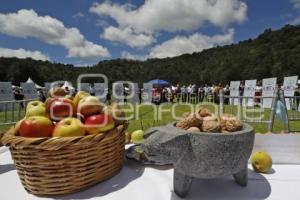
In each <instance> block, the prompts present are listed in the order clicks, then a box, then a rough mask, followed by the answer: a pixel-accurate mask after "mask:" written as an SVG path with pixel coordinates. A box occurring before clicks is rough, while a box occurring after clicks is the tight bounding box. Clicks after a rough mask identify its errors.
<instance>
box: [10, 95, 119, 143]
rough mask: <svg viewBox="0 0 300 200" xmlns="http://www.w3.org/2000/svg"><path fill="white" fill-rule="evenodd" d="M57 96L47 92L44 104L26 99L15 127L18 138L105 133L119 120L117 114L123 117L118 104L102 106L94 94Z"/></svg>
mask: <svg viewBox="0 0 300 200" xmlns="http://www.w3.org/2000/svg"><path fill="white" fill-rule="evenodd" d="M57 91H60V90H57ZM57 94H59V93H57ZM60 95H61V96H59V97H57V96H56V97H51V95H50V97H49V98H48V99H47V100H46V101H45V103H43V102H41V101H31V102H29V103H28V104H27V107H26V114H25V117H24V118H23V119H22V120H20V121H19V122H18V123H17V124H16V126H15V130H16V133H17V134H18V135H20V136H22V137H72V136H85V135H89V134H98V133H105V132H107V131H109V130H111V129H113V128H114V127H115V126H116V125H118V124H120V123H122V122H121V121H120V120H118V117H124V112H123V111H122V110H121V109H120V108H119V107H118V105H113V106H110V107H105V106H104V104H102V103H101V102H100V101H99V100H98V98H97V97H94V96H91V95H90V94H88V93H86V92H82V91H80V92H78V93H77V94H76V96H75V97H74V98H73V99H72V98H70V97H68V96H64V95H63V94H60ZM54 96H55V95H54Z"/></svg>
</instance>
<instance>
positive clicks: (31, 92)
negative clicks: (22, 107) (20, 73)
mask: <svg viewBox="0 0 300 200" xmlns="http://www.w3.org/2000/svg"><path fill="white" fill-rule="evenodd" d="M21 87H22V90H23V94H24V97H25V99H38V98H39V97H38V93H37V89H36V87H35V84H34V83H21Z"/></svg>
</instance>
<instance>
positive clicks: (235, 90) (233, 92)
mask: <svg viewBox="0 0 300 200" xmlns="http://www.w3.org/2000/svg"><path fill="white" fill-rule="evenodd" d="M240 84H241V82H240V81H231V82H230V87H229V90H230V97H237V96H240V91H239V88H240ZM232 100H233V105H239V98H233V99H232V98H230V104H232Z"/></svg>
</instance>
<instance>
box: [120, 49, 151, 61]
mask: <svg viewBox="0 0 300 200" xmlns="http://www.w3.org/2000/svg"><path fill="white" fill-rule="evenodd" d="M121 58H124V59H127V60H146V56H143V55H137V54H131V53H129V52H127V51H122V53H121Z"/></svg>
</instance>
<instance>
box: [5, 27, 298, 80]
mask: <svg viewBox="0 0 300 200" xmlns="http://www.w3.org/2000/svg"><path fill="white" fill-rule="evenodd" d="M82 73H103V74H105V75H107V76H108V78H109V81H110V82H114V81H116V80H128V81H133V82H138V83H143V82H147V81H149V80H151V79H154V78H160V79H166V80H168V81H170V82H171V83H196V84H203V83H217V82H222V83H226V82H229V81H230V80H246V79H262V78H266V77H278V78H280V80H282V77H284V76H288V75H300V26H291V25H286V26H285V27H283V28H282V29H280V30H276V31H272V30H271V29H267V30H265V31H264V33H262V34H261V35H259V36H258V37H257V38H256V39H249V40H246V41H242V42H239V43H238V44H232V45H227V46H223V47H216V48H212V49H208V50H204V51H202V52H199V53H193V54H185V55H181V56H178V57H173V58H165V59H149V60H146V61H134V60H124V59H116V60H105V61H101V62H99V63H98V64H97V65H95V66H91V67H74V66H73V65H64V64H59V63H51V62H48V61H46V62H44V61H35V60H32V59H17V58H0V81H11V82H13V84H16V85H18V84H19V83H20V82H24V81H26V80H27V78H28V76H30V77H31V78H32V79H33V80H34V81H35V82H37V83H38V84H40V85H43V84H44V82H51V81H56V80H69V81H71V82H73V83H75V82H76V79H77V77H78V75H79V74H82ZM90 81H95V80H90Z"/></svg>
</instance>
